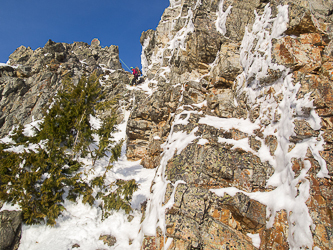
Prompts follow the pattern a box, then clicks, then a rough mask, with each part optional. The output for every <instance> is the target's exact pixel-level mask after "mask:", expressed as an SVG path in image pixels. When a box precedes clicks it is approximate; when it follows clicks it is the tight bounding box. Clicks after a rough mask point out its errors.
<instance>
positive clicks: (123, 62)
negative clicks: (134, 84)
mask: <svg viewBox="0 0 333 250" xmlns="http://www.w3.org/2000/svg"><path fill="white" fill-rule="evenodd" d="M119 59H120V61H121V62H122V63H123V64H124V65H125V66H126V67H127V68H128V70H129V71H131V69H130V68H129V67H128V66H127V65H126V63H124V61H123V60H121V58H120V57H119Z"/></svg>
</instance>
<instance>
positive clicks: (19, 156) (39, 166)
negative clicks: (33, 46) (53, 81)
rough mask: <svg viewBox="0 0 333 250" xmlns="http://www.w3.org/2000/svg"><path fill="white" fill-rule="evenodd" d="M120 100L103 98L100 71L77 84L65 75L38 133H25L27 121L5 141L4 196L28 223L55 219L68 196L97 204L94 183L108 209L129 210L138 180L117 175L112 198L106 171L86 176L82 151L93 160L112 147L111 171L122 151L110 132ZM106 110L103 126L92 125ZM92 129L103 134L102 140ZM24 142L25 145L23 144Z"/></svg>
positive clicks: (0, 166) (0, 179)
mask: <svg viewBox="0 0 333 250" xmlns="http://www.w3.org/2000/svg"><path fill="white" fill-rule="evenodd" d="M115 103H116V100H111V101H106V100H105V99H104V96H103V94H102V93H101V86H100V84H99V78H98V77H97V75H96V74H92V75H91V76H90V77H89V78H86V77H85V76H83V77H81V79H80V81H79V82H78V84H77V85H74V84H73V83H72V81H71V79H69V78H67V79H65V80H64V81H63V87H62V89H61V90H60V91H59V93H58V94H57V96H56V97H55V98H54V101H53V104H52V107H51V108H50V109H49V110H47V111H45V112H44V120H43V123H42V124H41V125H40V128H36V129H35V135H34V136H32V137H27V136H25V135H24V133H23V129H24V127H23V126H18V127H17V128H16V129H15V130H14V132H13V133H12V135H11V136H10V137H11V139H12V141H13V142H14V143H7V144H6V143H0V199H1V200H4V201H6V202H11V203H18V204H19V205H20V206H21V208H22V211H23V218H24V221H25V222H26V223H28V224H35V223H40V222H42V221H46V222H47V224H49V225H54V224H55V219H56V218H57V217H58V216H59V215H60V214H61V212H62V211H63V210H64V207H63V201H64V199H65V198H66V199H69V200H72V201H75V200H76V198H77V196H79V195H82V196H83V202H84V203H89V204H90V205H93V204H94V201H95V199H96V197H94V196H93V187H95V186H98V187H99V188H100V190H102V191H101V192H98V196H97V198H98V197H100V198H102V199H103V200H104V204H105V206H104V208H103V212H104V213H105V211H106V210H110V209H118V210H119V209H124V210H125V211H126V212H129V211H130V210H131V208H130V205H129V202H130V199H131V197H132V194H133V192H134V191H135V190H136V189H137V184H136V183H135V181H134V180H130V181H117V182H116V183H115V184H114V185H117V186H118V188H117V189H116V191H115V192H114V195H115V196H114V197H115V198H112V200H111V201H109V200H110V199H107V198H105V197H107V196H109V195H110V194H109V190H108V188H111V187H107V186H105V185H104V179H105V175H106V172H105V173H104V175H103V176H99V177H96V178H95V179H94V180H93V181H92V182H90V183H88V182H86V181H83V180H82V178H81V176H82V171H83V169H84V165H83V164H82V163H81V162H80V161H79V157H86V156H90V157H91V158H92V160H93V161H92V162H93V165H94V164H95V162H96V160H98V159H100V158H102V157H104V156H106V153H107V152H111V157H110V162H109V166H108V167H107V170H106V171H108V170H109V169H110V168H111V167H112V165H111V163H112V162H113V161H115V160H117V159H118V157H119V156H120V153H121V144H122V142H120V143H118V144H115V143H114V142H113V141H112V137H111V133H112V132H113V131H114V130H115V125H116V118H117V117H116V112H115V110H113V106H114V104H115ZM105 110H111V115H110V116H108V117H106V118H104V119H103V120H102V125H101V127H100V128H98V129H93V128H92V126H91V124H90V118H91V116H94V117H97V116H98V113H101V112H103V111H105ZM93 134H97V135H98V136H99V143H98V144H96V143H95V142H94V137H93ZM32 145H34V147H31V146H32ZM13 147H15V148H16V150H15V149H13ZM20 147H21V148H22V150H18V149H19V148H20ZM29 147H30V148H31V149H28V148H29ZM105 193H107V194H108V195H105ZM65 194H66V197H65ZM112 194H113V193H111V196H112ZM120 203H121V204H122V205H119V204H120Z"/></svg>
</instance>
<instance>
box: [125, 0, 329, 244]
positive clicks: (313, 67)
mask: <svg viewBox="0 0 333 250" xmlns="http://www.w3.org/2000/svg"><path fill="white" fill-rule="evenodd" d="M332 10H333V3H332V2H331V1H320V0H318V1H315V0H309V1H303V0H296V1H288V0H283V1H259V0H246V1H237V0H221V1H219V0H212V1H206V0H195V1H190V0H182V1H170V6H169V7H168V8H167V9H166V10H165V12H164V14H163V16H162V18H161V21H160V23H159V25H158V27H157V29H156V30H148V31H146V32H143V33H142V36H141V43H142V45H143V51H142V65H143V72H144V73H145V75H146V76H147V78H148V79H147V81H148V83H149V86H150V87H151V88H152V89H154V92H153V93H152V94H151V95H150V96H149V97H147V100H146V102H145V103H146V105H140V104H138V105H137V106H135V108H134V109H133V111H132V113H131V117H130V120H129V122H128V130H127V135H128V150H127V156H128V157H129V158H131V159H133V160H137V159H142V161H141V164H142V165H143V166H145V167H147V168H157V172H156V176H155V179H154V181H153V184H152V188H151V192H152V193H151V197H150V199H149V200H148V202H147V207H146V210H145V214H144V218H143V223H142V231H143V233H144V234H145V238H144V241H143V249H163V246H164V245H165V244H167V245H168V246H169V249H254V248H260V249H288V248H291V249H299V248H302V247H308V248H313V247H317V248H316V249H331V248H332V247H333V245H332V244H333V238H332V233H333V231H332V222H333V221H332V205H333V204H332V202H333V200H332V198H333V196H332V181H331V177H332V173H333V168H332V167H333V166H332V156H333V154H332V153H333V151H332V115H333V112H332V107H333V106H332V96H333V95H332V90H333V89H332V86H333V85H332V80H333V57H332V56H333V55H332V48H333V47H332V46H333V41H332V38H333V15H332Z"/></svg>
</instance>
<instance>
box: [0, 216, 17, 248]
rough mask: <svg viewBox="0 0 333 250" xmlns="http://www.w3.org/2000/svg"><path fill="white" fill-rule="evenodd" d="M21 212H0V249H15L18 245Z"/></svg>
mask: <svg viewBox="0 0 333 250" xmlns="http://www.w3.org/2000/svg"><path fill="white" fill-rule="evenodd" d="M21 227H22V212H21V211H7V210H5V211H2V212H0V249H1V250H16V249H18V247H19V244H20V239H21V233H22V229H21Z"/></svg>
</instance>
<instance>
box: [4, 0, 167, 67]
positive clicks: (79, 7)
mask: <svg viewBox="0 0 333 250" xmlns="http://www.w3.org/2000/svg"><path fill="white" fill-rule="evenodd" d="M168 6H169V0H136V1H134V0H54V1H52V0H51V1H49V0H30V1H29V0H8V1H1V8H0V17H1V21H0V34H1V35H0V62H7V60H8V57H9V55H10V54H11V53H13V52H14V50H15V49H16V48H17V47H19V46H21V45H24V46H26V47H28V46H30V47H31V48H32V49H34V50H35V49H36V48H38V47H44V45H45V43H46V42H47V41H48V39H51V40H53V41H55V42H65V43H72V42H74V41H80V42H86V43H89V44H90V42H91V40H92V39H93V38H98V39H99V40H100V41H101V46H103V47H104V46H109V45H118V46H119V54H120V58H121V59H122V60H123V61H124V62H125V63H126V64H127V65H128V66H129V67H131V66H139V67H141V62H140V55H141V44H140V36H141V33H142V31H145V30H148V29H156V27H157V25H158V22H159V21H160V18H161V16H162V14H163V11H164V9H165V8H166V7H168ZM123 68H124V69H126V67H125V66H124V65H123Z"/></svg>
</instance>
